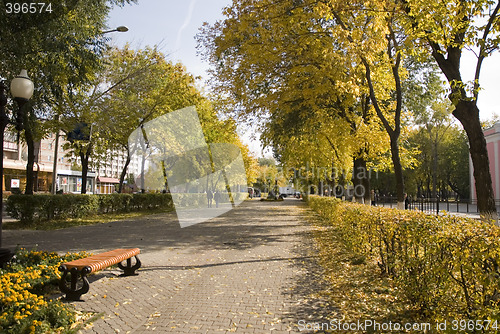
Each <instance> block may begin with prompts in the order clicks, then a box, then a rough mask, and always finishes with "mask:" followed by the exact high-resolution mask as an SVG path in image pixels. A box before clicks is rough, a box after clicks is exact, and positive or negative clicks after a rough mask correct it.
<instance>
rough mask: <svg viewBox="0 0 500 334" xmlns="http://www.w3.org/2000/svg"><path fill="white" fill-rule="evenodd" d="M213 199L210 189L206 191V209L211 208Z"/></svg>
mask: <svg viewBox="0 0 500 334" xmlns="http://www.w3.org/2000/svg"><path fill="white" fill-rule="evenodd" d="M213 198H214V194H213V193H212V191H211V190H210V189H208V190H207V202H208V207H209V208H211V207H212V199H213Z"/></svg>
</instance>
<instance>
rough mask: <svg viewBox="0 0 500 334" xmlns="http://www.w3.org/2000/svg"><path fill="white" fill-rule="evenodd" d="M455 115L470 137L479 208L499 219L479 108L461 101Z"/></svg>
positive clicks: (483, 213) (471, 103)
mask: <svg viewBox="0 0 500 334" xmlns="http://www.w3.org/2000/svg"><path fill="white" fill-rule="evenodd" d="M453 115H454V116H455V117H456V118H457V119H458V120H459V121H460V123H462V126H463V127H464V130H465V132H466V133H467V137H468V138H469V152H470V155H471V160H472V165H473V169H474V182H475V185H476V196H477V208H478V209H479V212H480V214H481V216H482V217H484V218H486V219H492V220H495V222H496V221H497V218H498V215H497V210H496V206H495V194H494V192H493V183H492V181H491V173H490V161H489V158H488V150H487V147H486V139H485V138H484V133H483V129H482V128H481V122H480V120H479V109H478V108H477V106H476V104H474V103H473V102H471V101H463V100H462V101H459V102H458V103H457V105H456V108H455V111H453Z"/></svg>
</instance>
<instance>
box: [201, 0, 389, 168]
mask: <svg viewBox="0 0 500 334" xmlns="http://www.w3.org/2000/svg"><path fill="white" fill-rule="evenodd" d="M225 14H226V16H227V18H226V19H225V20H224V21H220V22H217V23H216V24H215V25H214V26H212V27H210V26H208V25H207V26H205V27H204V30H203V32H202V33H201V34H200V35H199V37H198V39H199V43H200V47H201V46H203V47H204V48H205V51H206V55H207V58H208V59H209V61H210V62H211V63H212V65H213V66H214V69H213V74H214V75H213V81H212V83H213V86H214V87H215V91H216V92H218V93H221V95H223V96H227V97H228V101H229V103H230V104H231V105H233V106H236V107H235V108H231V111H230V114H231V115H233V116H235V117H237V118H238V119H239V120H243V121H248V122H253V123H254V124H255V123H258V124H259V126H260V130H261V131H262V132H263V133H264V141H265V143H266V144H268V145H271V146H273V148H274V150H275V152H276V153H277V154H278V155H279V159H280V161H281V163H284V164H292V163H297V162H299V160H300V162H302V163H304V164H309V166H313V165H315V166H320V165H323V166H331V164H332V161H333V163H334V164H335V165H339V167H341V168H342V169H345V166H344V164H345V163H346V160H345V159H344V158H341V155H342V156H343V155H344V154H347V156H348V157H349V158H348V159H347V161H349V162H348V164H349V165H350V164H352V161H353V160H352V156H353V155H356V156H358V157H360V158H362V159H369V157H367V156H363V155H365V153H366V152H370V155H371V157H374V156H376V153H377V152H376V151H375V150H371V151H370V150H368V151H366V150H364V149H362V148H361V147H355V146H356V145H355V144H359V145H360V146H363V145H366V144H367V143H370V142H375V143H379V142H380V140H379V139H380V127H379V126H378V125H379V124H377V122H375V121H373V119H371V120H368V119H364V118H363V113H364V109H363V103H364V102H366V100H365V99H364V98H363V96H364V94H363V92H362V89H360V85H361V83H360V81H362V80H364V79H363V78H362V77H360V66H359V64H356V63H355V62H350V61H349V57H346V52H345V51H344V50H341V49H339V47H338V46H339V42H338V40H337V36H334V35H332V34H331V32H330V31H329V30H328V29H325V26H324V22H325V18H324V16H322V15H319V13H318V11H317V2H313V1H301V2H297V1H280V2H272V1H260V2H255V1H244V0H241V1H235V2H233V5H232V6H231V7H228V8H227V9H226V10H225ZM360 78H361V79H360ZM365 81H366V80H365ZM367 110H368V109H367ZM370 114H373V113H372V112H371V110H370ZM256 121H257V122H256ZM365 121H366V122H365ZM363 128H370V129H371V130H373V131H363V130H362V129H363ZM358 132H359V133H363V136H359V137H357V140H356V139H354V138H356V135H357V133H358ZM370 134H371V135H373V137H371V138H370ZM375 138H377V139H375ZM361 139H362V140H363V141H362V142H361ZM292 143H293V144H292ZM311 144H313V146H311ZM312 147H314V148H315V149H314V150H311V148H312ZM316 148H317V149H316ZM313 152H314V154H313ZM336 152H337V153H336ZM339 152H341V154H338V153H339ZM360 154H361V156H360ZM305 156H308V157H310V158H311V159H313V160H314V164H313V163H312V162H311V161H307V159H301V157H305Z"/></svg>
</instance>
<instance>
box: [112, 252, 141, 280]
mask: <svg viewBox="0 0 500 334" xmlns="http://www.w3.org/2000/svg"><path fill="white" fill-rule="evenodd" d="M118 267H119V268H120V269H122V270H123V276H133V275H137V274H136V273H135V271H136V270H137V269H139V268H140V267H141V261H140V260H139V258H138V257H137V255H136V256H135V264H134V265H133V266H132V258H128V259H127V265H126V266H124V265H123V264H121V262H120V263H118Z"/></svg>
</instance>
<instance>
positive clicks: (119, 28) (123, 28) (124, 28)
mask: <svg viewBox="0 0 500 334" xmlns="http://www.w3.org/2000/svg"><path fill="white" fill-rule="evenodd" d="M127 31H128V28H127V27H126V26H119V27H116V28H115V29H112V30H106V31H103V32H102V33H101V35H104V34H107V33H110V32H127Z"/></svg>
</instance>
